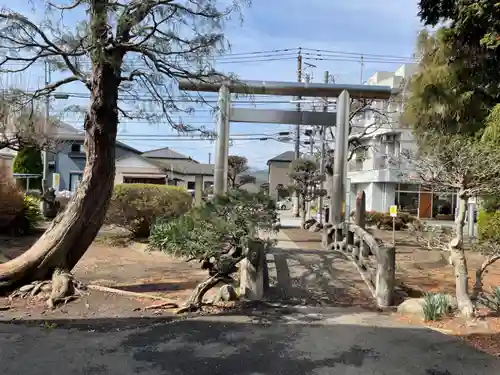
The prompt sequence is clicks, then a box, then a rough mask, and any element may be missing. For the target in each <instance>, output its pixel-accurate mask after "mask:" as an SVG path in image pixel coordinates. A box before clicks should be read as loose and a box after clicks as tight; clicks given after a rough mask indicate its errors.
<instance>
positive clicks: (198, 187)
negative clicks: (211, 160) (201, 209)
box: [194, 175, 203, 206]
mask: <svg viewBox="0 0 500 375" xmlns="http://www.w3.org/2000/svg"><path fill="white" fill-rule="evenodd" d="M202 198H203V176H202V175H199V176H195V177H194V204H195V205H196V206H201V204H202V203H203V200H202Z"/></svg>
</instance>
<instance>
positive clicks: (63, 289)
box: [9, 268, 87, 309]
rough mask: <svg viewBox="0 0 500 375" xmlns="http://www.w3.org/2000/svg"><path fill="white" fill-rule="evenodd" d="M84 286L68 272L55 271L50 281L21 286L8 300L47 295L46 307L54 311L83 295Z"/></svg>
mask: <svg viewBox="0 0 500 375" xmlns="http://www.w3.org/2000/svg"><path fill="white" fill-rule="evenodd" d="M86 289H87V288H86V286H85V285H84V284H83V283H81V282H79V281H78V280H75V278H74V277H73V275H72V274H71V273H70V272H67V271H64V270H62V269H59V268H58V269H56V270H55V271H54V272H53V274H52V280H41V281H34V282H32V283H30V284H27V285H23V286H22V287H20V288H19V289H17V290H15V291H14V292H13V293H11V294H10V295H9V299H10V300H12V299H14V298H28V297H30V298H32V297H35V296H37V295H40V294H42V293H48V294H49V295H48V298H47V306H48V307H49V308H50V309H55V308H56V307H57V306H58V305H59V304H61V303H62V304H64V305H65V304H67V303H68V302H70V301H73V300H75V299H77V298H78V297H80V296H82V295H84V294H85V290H86Z"/></svg>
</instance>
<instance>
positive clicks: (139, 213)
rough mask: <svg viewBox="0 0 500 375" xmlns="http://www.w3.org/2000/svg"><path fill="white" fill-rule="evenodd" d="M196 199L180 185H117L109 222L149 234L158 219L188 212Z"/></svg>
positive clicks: (144, 235) (146, 235)
mask: <svg viewBox="0 0 500 375" xmlns="http://www.w3.org/2000/svg"><path fill="white" fill-rule="evenodd" d="M192 200H193V199H192V197H191V195H190V194H189V193H188V191H187V190H185V189H183V188H179V187H176V186H166V185H153V184H122V185H116V186H115V190H114V192H113V197H112V198H111V202H110V205H109V209H108V212H107V215H106V221H105V222H106V224H112V225H116V226H119V227H122V228H125V229H127V230H129V231H130V232H131V234H132V235H133V236H134V237H135V238H143V237H148V236H149V233H150V228H151V225H152V224H153V223H154V222H155V220H157V219H163V220H164V219H172V218H175V217H178V216H180V215H182V214H184V213H186V212H187V211H188V210H189V208H190V207H191V203H192Z"/></svg>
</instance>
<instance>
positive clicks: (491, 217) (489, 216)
mask: <svg viewBox="0 0 500 375" xmlns="http://www.w3.org/2000/svg"><path fill="white" fill-rule="evenodd" d="M477 232H478V233H477V236H478V239H479V241H481V242H495V243H498V242H500V211H493V212H486V211H480V212H479V215H478V218H477Z"/></svg>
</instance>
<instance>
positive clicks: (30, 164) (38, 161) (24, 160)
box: [13, 146, 43, 189]
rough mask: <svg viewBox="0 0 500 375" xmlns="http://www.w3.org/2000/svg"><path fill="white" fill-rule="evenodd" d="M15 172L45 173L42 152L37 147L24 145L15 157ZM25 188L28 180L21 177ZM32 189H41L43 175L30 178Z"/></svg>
mask: <svg viewBox="0 0 500 375" xmlns="http://www.w3.org/2000/svg"><path fill="white" fill-rule="evenodd" d="M13 170H14V173H26V174H39V175H40V176H41V175H42V173H43V163H42V154H41V153H40V150H39V149H37V148H36V147H32V146H26V147H23V148H22V149H21V150H20V151H19V152H18V153H17V156H16V158H15V159H14V165H13ZM21 183H22V187H23V189H26V187H27V180H26V179H21ZM29 187H30V189H39V188H40V187H41V177H40V178H38V179H30V186H29Z"/></svg>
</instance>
